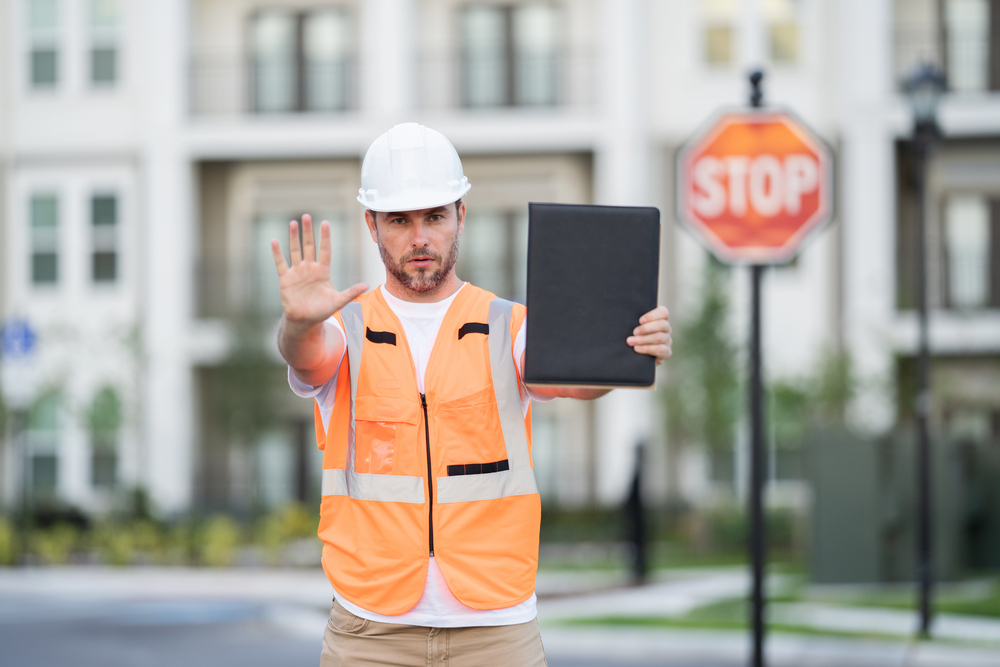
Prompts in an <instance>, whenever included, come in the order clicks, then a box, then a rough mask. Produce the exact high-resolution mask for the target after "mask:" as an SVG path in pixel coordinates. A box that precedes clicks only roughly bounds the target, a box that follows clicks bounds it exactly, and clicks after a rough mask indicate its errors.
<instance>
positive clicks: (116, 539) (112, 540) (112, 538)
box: [91, 522, 135, 565]
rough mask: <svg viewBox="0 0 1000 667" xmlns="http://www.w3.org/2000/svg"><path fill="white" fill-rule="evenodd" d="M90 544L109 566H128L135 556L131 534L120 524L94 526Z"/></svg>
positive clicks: (109, 523) (110, 523)
mask: <svg viewBox="0 0 1000 667" xmlns="http://www.w3.org/2000/svg"><path fill="white" fill-rule="evenodd" d="M91 544H92V546H93V548H94V549H95V550H96V551H97V553H99V554H100V555H101V557H102V558H103V559H104V562H106V563H108V564H109V565H128V564H129V563H131V562H132V559H133V556H134V554H135V540H134V539H133V535H132V532H131V531H130V530H129V529H128V527H127V526H124V525H122V524H120V523H112V522H106V523H100V524H98V525H97V526H95V528H94V531H93V533H92V535H91Z"/></svg>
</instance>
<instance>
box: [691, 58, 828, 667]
mask: <svg viewBox="0 0 1000 667" xmlns="http://www.w3.org/2000/svg"><path fill="white" fill-rule="evenodd" d="M763 79H764V73H763V72H762V71H760V70H756V71H754V72H752V73H751V74H750V100H749V102H750V107H751V109H750V110H747V109H746V108H743V109H740V110H723V111H721V112H720V113H718V114H716V116H715V117H714V118H711V119H709V121H708V122H706V123H705V124H704V125H703V126H702V127H701V128H700V129H699V130H698V131H697V132H696V133H695V134H694V136H692V137H691V139H689V140H688V141H687V143H686V144H685V145H684V146H683V147H682V148H681V150H680V151H679V152H678V154H677V219H678V220H679V221H680V222H681V223H682V224H684V225H686V226H687V227H688V228H689V229H690V230H691V231H692V232H693V233H694V234H695V236H696V237H698V238H699V239H700V240H701V241H702V242H703V243H704V244H705V245H706V246H708V249H709V250H710V251H711V252H712V253H713V254H714V255H715V256H716V258H718V259H719V261H722V262H726V263H729V264H743V265H746V266H749V267H750V272H751V275H750V277H751V289H752V295H751V296H752V298H751V316H750V320H751V321H750V378H749V380H750V382H749V391H750V395H749V399H750V404H749V406H748V407H749V409H750V480H749V481H750V497H749V499H748V500H749V504H750V509H749V515H750V516H749V518H750V525H749V535H748V540H747V548H748V549H749V551H750V560H751V565H752V568H751V574H752V588H751V591H750V599H749V607H750V609H749V613H750V617H751V629H752V631H753V660H752V666H753V667H764V630H765V622H764V620H765V619H764V610H765V597H766V591H765V588H764V583H765V566H766V564H767V536H766V534H765V532H766V531H765V521H764V488H765V483H766V481H767V480H766V477H767V472H766V458H765V455H764V426H765V425H764V415H765V413H764V400H765V398H766V397H765V396H764V389H763V384H764V383H763V371H762V365H763V364H762V359H761V357H762V352H761V348H762V345H761V321H760V320H761V289H762V287H761V283H762V281H763V276H764V270H765V269H766V268H767V267H768V265H770V264H781V263H784V262H788V261H791V260H792V258H793V257H794V256H795V254H796V253H797V252H798V251H799V249H800V248H801V247H802V245H803V243H804V242H805V239H806V237H807V236H808V235H810V234H811V233H812V232H814V231H815V230H816V229H818V228H819V227H821V226H822V225H825V224H826V223H828V222H829V221H830V218H831V217H832V215H833V206H832V200H833V152H832V151H831V150H830V148H829V146H827V145H826V142H824V141H823V140H822V139H821V138H820V137H819V136H818V135H817V134H816V133H815V132H813V131H812V130H811V129H810V128H809V127H808V126H807V125H806V124H805V123H803V122H801V121H800V120H798V119H797V118H795V116H794V115H793V114H792V113H791V112H790V111H788V110H781V109H777V108H770V109H768V110H766V111H764V110H763V109H761V108H760V107H762V106H763V103H764V94H763V91H762V90H761V82H762V81H763Z"/></svg>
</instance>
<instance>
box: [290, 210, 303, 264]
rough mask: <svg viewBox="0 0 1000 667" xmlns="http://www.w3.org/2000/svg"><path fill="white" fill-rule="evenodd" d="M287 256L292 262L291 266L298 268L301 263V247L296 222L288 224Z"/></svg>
mask: <svg viewBox="0 0 1000 667" xmlns="http://www.w3.org/2000/svg"><path fill="white" fill-rule="evenodd" d="M288 256H289V258H290V259H291V260H292V266H298V265H299V264H300V263H301V262H302V246H301V244H300V243H299V223H298V221H297V220H292V221H291V222H289V223H288Z"/></svg>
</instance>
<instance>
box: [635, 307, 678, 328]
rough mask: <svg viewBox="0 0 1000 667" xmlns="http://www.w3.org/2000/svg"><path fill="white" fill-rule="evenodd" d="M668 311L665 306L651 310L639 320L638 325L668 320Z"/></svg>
mask: <svg viewBox="0 0 1000 667" xmlns="http://www.w3.org/2000/svg"><path fill="white" fill-rule="evenodd" d="M669 319H670V311H669V310H667V308H666V306H657V307H656V308H654V309H653V310H651V311H649V312H648V313H646V314H645V315H643V316H642V317H640V318H639V324H646V323H647V322H652V321H653V320H669Z"/></svg>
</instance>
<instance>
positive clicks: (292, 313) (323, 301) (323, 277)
mask: <svg viewBox="0 0 1000 667" xmlns="http://www.w3.org/2000/svg"><path fill="white" fill-rule="evenodd" d="M302 239H303V241H302V243H299V223H298V222H297V221H296V220H292V221H291V222H290V223H288V250H289V257H290V258H291V262H292V265H291V266H288V264H286V263H285V256H284V255H283V254H282V252H281V244H280V243H279V242H278V240H277V239H272V240H271V252H272V253H273V254H274V266H275V268H277V269H278V286H279V288H280V290H281V307H282V309H283V310H284V313H285V319H286V320H288V321H290V322H295V323H298V324H316V323H319V322H323V321H324V320H326V319H327V318H328V317H330V316H331V315H333V314H334V313H335V312H337V311H338V310H340V309H341V308H343V307H344V306H346V305H347V304H348V303H350V302H351V301H353V300H354V299H355V298H356V297H357V296H358V295H360V294H362V293H364V291H365V290H366V289H368V285H366V284H364V283H358V284H357V285H353V286H351V287H349V288H347V289H345V290H344V291H343V292H338V291H337V288H336V287H334V285H333V282H332V281H331V280H330V223H328V222H327V221H326V220H324V221H323V222H322V223H321V224H320V227H319V254H318V255H317V253H316V242H315V240H314V237H313V226H312V217H311V216H310V215H308V214H306V215H303V216H302Z"/></svg>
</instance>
